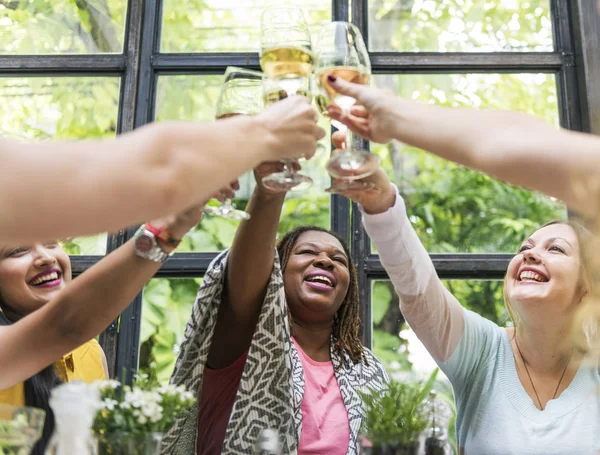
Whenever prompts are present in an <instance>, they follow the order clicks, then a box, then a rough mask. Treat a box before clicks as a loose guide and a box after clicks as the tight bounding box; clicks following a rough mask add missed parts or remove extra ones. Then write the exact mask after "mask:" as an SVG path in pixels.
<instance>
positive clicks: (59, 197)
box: [0, 97, 324, 245]
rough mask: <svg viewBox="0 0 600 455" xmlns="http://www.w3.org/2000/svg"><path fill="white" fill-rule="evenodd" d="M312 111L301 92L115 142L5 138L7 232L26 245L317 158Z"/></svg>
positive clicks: (181, 205)
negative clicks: (286, 161)
mask: <svg viewBox="0 0 600 455" xmlns="http://www.w3.org/2000/svg"><path fill="white" fill-rule="evenodd" d="M314 116H315V114H314V112H313V111H312V109H311V108H310V105H309V104H308V102H307V101H306V100H304V99H303V98H302V97H293V98H290V99H289V100H284V101H283V102H281V103H277V104H276V105H274V106H272V107H271V108H270V109H268V110H267V111H265V112H263V113H262V114H261V115H258V116H256V117H237V118H231V119H228V120H221V121H218V122H213V123H205V124H199V123H185V122H168V123H161V124H153V125H148V126H146V127H143V128H140V129H138V130H136V131H134V132H131V133H128V134H123V135H122V136H119V137H118V138H117V139H114V140H102V141H91V140H90V141H73V142H45V143H40V144H26V143H20V142H14V141H9V140H7V139H2V138H0V163H2V165H1V166H0V213H1V214H2V216H0V239H2V241H3V242H4V243H11V244H15V245H18V244H27V243H31V242H34V241H42V240H50V239H56V238H62V237H70V236H75V235H86V234H92V233H96V232H101V231H114V230H117V229H121V228H123V227H126V226H129V225H132V224H136V223H141V222H143V221H145V220H147V219H153V218H157V217H159V216H163V215H166V214H169V213H177V212H179V211H181V210H184V209H186V208H189V207H191V206H192V205H194V204H199V203H201V202H204V201H206V200H207V199H208V198H209V196H210V194H211V193H213V192H214V191H215V190H216V189H218V188H220V187H222V186H224V185H226V184H227V183H228V182H230V181H232V180H235V179H236V178H237V177H238V176H239V175H241V174H242V173H243V172H245V171H247V170H248V169H251V168H253V167H255V166H256V165H258V163H260V162H262V161H265V160H273V159H280V158H284V157H291V156H295V157H297V156H298V154H306V155H309V156H310V155H311V154H312V153H314V147H312V149H311V144H314V142H315V139H316V138H317V137H320V136H322V135H323V134H324V132H323V131H322V130H321V128H318V127H317V126H316V122H315V119H314ZM23 226H28V228H27V229H23Z"/></svg>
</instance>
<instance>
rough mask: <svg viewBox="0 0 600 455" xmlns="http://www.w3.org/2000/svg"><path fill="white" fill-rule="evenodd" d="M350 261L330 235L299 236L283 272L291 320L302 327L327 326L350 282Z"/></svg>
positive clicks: (306, 233)
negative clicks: (303, 324) (323, 324)
mask: <svg viewBox="0 0 600 455" xmlns="http://www.w3.org/2000/svg"><path fill="white" fill-rule="evenodd" d="M348 264H349V259H348V257H347V256H346V253H345V252H344V247H343V246H342V244H341V243H340V242H339V240H338V239H336V238H335V237H334V236H332V235H331V234H328V233H327V232H320V231H307V232H304V233H302V234H301V235H300V236H299V237H298V240H297V241H296V243H295V244H294V246H293V248H292V251H291V255H290V257H289V260H288V262H287V265H286V268H285V271H284V273H283V281H284V286H285V294H286V298H287V302H288V306H289V309H290V312H291V314H292V317H293V318H294V319H295V320H296V321H298V322H300V323H305V324H315V323H317V324H318V323H330V322H331V321H332V320H333V318H334V316H335V314H336V312H337V311H338V310H339V308H340V307H341V305H342V303H343V302H344V299H345V298H346V294H347V292H348V286H349V283H350V272H349V268H348Z"/></svg>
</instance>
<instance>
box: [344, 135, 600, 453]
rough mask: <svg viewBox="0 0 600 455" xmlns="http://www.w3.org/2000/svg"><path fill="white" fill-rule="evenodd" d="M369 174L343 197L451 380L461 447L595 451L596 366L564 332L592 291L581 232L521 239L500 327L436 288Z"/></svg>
mask: <svg viewBox="0 0 600 455" xmlns="http://www.w3.org/2000/svg"><path fill="white" fill-rule="evenodd" d="M334 142H338V139H337V138H335V137H334ZM338 147H339V143H338ZM367 181H369V182H370V183H372V184H373V186H374V188H373V189H372V190H368V191H363V192H360V193H359V194H357V192H354V194H350V193H351V192H347V195H348V196H349V197H352V199H354V200H355V201H356V202H358V203H359V204H360V207H361V210H363V220H364V224H365V228H366V230H367V233H368V234H369V237H370V238H371V239H372V240H373V242H374V243H375V245H376V246H377V250H378V251H379V254H380V258H381V262H382V263H383V266H384V267H385V269H386V271H387V272H388V274H389V276H390V279H391V280H392V282H393V283H394V287H395V288H396V290H397V292H398V296H399V297H400V302H401V304H400V308H401V311H402V314H403V316H404V318H405V320H406V322H407V323H408V324H410V327H411V328H412V330H413V331H414V332H415V333H416V335H417V336H418V337H419V339H420V340H421V341H422V342H423V344H424V345H425V347H426V348H427V350H428V351H429V353H430V354H431V356H432V357H433V358H434V360H435V361H436V363H437V364H438V365H439V367H440V368H441V369H442V370H443V372H444V373H445V374H446V376H447V377H448V379H449V380H450V382H451V383H452V387H453V389H454V396H455V400H456V409H457V415H456V431H457V442H458V446H459V453H486V454H504V453H545V454H556V455H559V454H564V453H577V454H589V455H592V454H597V453H598V447H600V431H599V430H600V428H599V426H598V422H599V421H600V401H598V400H595V399H591V400H590V399H589V397H592V396H594V395H593V394H594V393H595V390H597V389H598V386H600V367H599V364H598V360H597V359H596V360H591V361H590V362H584V361H583V356H582V355H581V353H580V352H578V351H577V350H576V349H575V348H574V345H573V343H572V339H571V338H570V337H569V335H570V333H571V330H572V326H574V325H575V322H576V319H575V315H576V310H577V309H578V308H579V307H580V306H581V304H582V300H583V299H584V297H585V296H586V295H587V294H588V293H590V292H591V291H592V289H591V288H590V283H591V282H590V281H589V280H588V279H587V276H588V272H589V270H587V268H586V265H587V262H585V261H583V258H582V250H584V248H582V247H581V245H584V244H587V242H588V241H589V238H586V237H589V233H587V232H586V231H585V229H583V228H582V227H580V226H579V225H577V224H576V223H575V222H572V221H568V222H566V221H565V222H563V221H558V222H553V223H549V224H547V225H545V226H543V227H541V228H540V229H538V230H536V231H535V232H534V233H532V234H531V236H529V238H527V239H526V240H525V241H524V242H523V244H522V246H521V248H520V250H519V252H518V253H517V254H516V255H515V256H514V258H513V259H512V260H511V262H510V265H509V267H508V271H507V274H506V278H505V281H504V285H505V286H504V296H505V301H506V305H507V308H508V309H509V313H510V314H511V316H512V318H513V326H512V327H500V326H498V325H496V324H495V323H494V322H492V321H489V320H487V319H485V318H483V317H481V316H480V315H478V314H476V313H474V312H472V311H468V310H467V309H465V308H463V307H462V306H461V304H460V303H459V302H458V301H457V299H456V298H455V297H454V296H453V295H452V294H451V293H450V292H449V291H448V289H446V288H445V287H444V285H443V284H442V282H441V280H440V279H439V278H438V276H437V274H436V271H435V269H434V266H433V263H432V262H431V259H430V257H429V255H428V254H427V252H426V250H425V248H424V247H423V245H422V244H421V242H420V241H419V238H418V237H417V234H416V233H415V231H414V229H413V227H412V225H411V222H410V220H409V219H408V216H407V213H406V206H405V203H404V200H403V199H402V197H401V196H400V193H399V192H398V189H397V188H396V187H395V186H394V185H392V184H391V183H390V181H389V179H388V177H387V175H386V173H385V171H384V170H383V169H382V168H380V169H378V170H377V172H376V173H375V174H373V176H370V177H368V180H367ZM390 233H391V235H390ZM584 242H585V243H584ZM579 329H580V331H581V330H582V329H583V327H580V328H579Z"/></svg>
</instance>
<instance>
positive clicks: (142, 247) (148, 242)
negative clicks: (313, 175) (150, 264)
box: [135, 235, 154, 253]
mask: <svg viewBox="0 0 600 455" xmlns="http://www.w3.org/2000/svg"><path fill="white" fill-rule="evenodd" d="M135 246H136V248H137V249H138V251H139V252H141V253H148V252H149V251H150V250H151V249H152V247H153V246H154V242H152V239H151V238H150V237H149V236H147V235H140V236H139V237H138V238H137V239H136V241H135Z"/></svg>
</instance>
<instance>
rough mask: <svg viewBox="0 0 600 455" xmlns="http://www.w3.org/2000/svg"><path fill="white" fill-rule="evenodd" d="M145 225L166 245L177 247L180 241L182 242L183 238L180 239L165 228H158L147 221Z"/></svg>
mask: <svg viewBox="0 0 600 455" xmlns="http://www.w3.org/2000/svg"><path fill="white" fill-rule="evenodd" d="M145 227H146V229H147V230H149V231H150V232H152V233H153V234H154V235H155V236H156V238H157V239H158V240H159V241H161V242H162V243H164V244H165V245H168V246H170V247H172V248H177V247H178V246H179V243H181V239H178V238H177V237H175V236H173V235H172V234H171V233H170V232H169V231H167V230H166V229H164V228H157V227H156V226H153V225H152V224H150V223H146V226H145Z"/></svg>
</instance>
